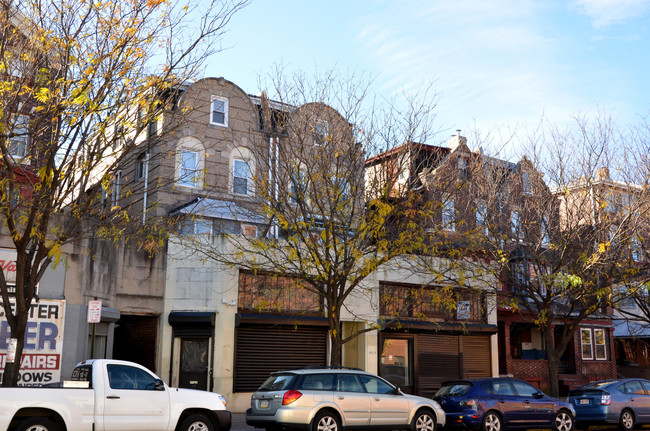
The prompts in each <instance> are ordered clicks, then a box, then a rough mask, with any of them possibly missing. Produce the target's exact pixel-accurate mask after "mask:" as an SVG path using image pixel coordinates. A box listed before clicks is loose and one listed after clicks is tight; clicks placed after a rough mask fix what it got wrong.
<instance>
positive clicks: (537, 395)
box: [533, 392, 544, 399]
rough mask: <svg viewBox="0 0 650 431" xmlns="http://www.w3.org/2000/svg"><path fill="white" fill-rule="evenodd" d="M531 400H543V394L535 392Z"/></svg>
mask: <svg viewBox="0 0 650 431" xmlns="http://www.w3.org/2000/svg"><path fill="white" fill-rule="evenodd" d="M533 398H537V399H540V398H544V393H543V392H535V393H534V394H533Z"/></svg>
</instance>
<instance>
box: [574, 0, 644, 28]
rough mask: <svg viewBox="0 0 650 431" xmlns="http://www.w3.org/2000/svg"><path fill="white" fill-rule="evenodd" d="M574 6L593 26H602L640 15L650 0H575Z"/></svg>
mask: <svg viewBox="0 0 650 431" xmlns="http://www.w3.org/2000/svg"><path fill="white" fill-rule="evenodd" d="M575 6H576V8H577V9H578V11H579V12H580V13H582V14H584V15H587V16H588V17H589V19H591V21H592V25H593V26H594V27H596V28H602V27H607V26H610V25H614V24H619V23H622V22H625V21H627V20H628V19H631V18H638V17H641V16H642V15H643V14H645V13H646V11H647V10H648V8H649V7H650V0H576V2H575Z"/></svg>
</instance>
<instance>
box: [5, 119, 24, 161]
mask: <svg viewBox="0 0 650 431" xmlns="http://www.w3.org/2000/svg"><path fill="white" fill-rule="evenodd" d="M28 132H29V117H28V116H27V115H19V116H18V117H17V118H16V123H15V125H14V128H13V136H12V137H11V138H9V148H8V150H9V153H10V154H11V155H12V156H14V157H15V158H17V159H22V158H25V157H26V156H27V139H28Z"/></svg>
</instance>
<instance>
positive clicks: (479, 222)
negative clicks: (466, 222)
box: [475, 201, 489, 236]
mask: <svg viewBox="0 0 650 431" xmlns="http://www.w3.org/2000/svg"><path fill="white" fill-rule="evenodd" d="M479 215H480V217H479ZM475 217H476V227H477V228H480V229H481V232H483V235H486V236H487V235H488V234H489V229H488V217H487V205H486V203H485V202H482V201H479V202H477V203H476V215H475Z"/></svg>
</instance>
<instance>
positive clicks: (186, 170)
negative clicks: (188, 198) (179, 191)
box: [178, 150, 200, 187]
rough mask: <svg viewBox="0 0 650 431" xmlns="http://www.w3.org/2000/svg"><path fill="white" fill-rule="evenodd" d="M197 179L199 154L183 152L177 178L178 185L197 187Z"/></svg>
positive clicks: (198, 174) (198, 175)
mask: <svg viewBox="0 0 650 431" xmlns="http://www.w3.org/2000/svg"><path fill="white" fill-rule="evenodd" d="M199 177H200V171H199V153H197V152H196V151H189V150H183V152H182V153H181V165H180V172H179V176H178V178H179V182H180V184H181V185H182V186H186V187H198V184H199Z"/></svg>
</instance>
